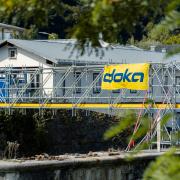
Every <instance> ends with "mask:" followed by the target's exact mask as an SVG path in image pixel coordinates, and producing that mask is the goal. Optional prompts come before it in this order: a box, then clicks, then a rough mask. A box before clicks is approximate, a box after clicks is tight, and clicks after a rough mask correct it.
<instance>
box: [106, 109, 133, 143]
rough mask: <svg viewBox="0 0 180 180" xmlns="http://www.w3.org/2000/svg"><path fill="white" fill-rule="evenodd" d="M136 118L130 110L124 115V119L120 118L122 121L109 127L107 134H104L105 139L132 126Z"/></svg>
mask: <svg viewBox="0 0 180 180" xmlns="http://www.w3.org/2000/svg"><path fill="white" fill-rule="evenodd" d="M135 120H136V116H135V113H134V112H128V113H126V115H125V117H122V119H121V120H120V122H119V123H118V124H117V125H115V126H112V127H111V128H110V129H108V130H107V131H106V132H105V134H104V139H105V140H107V139H110V138H112V137H114V136H116V135H118V134H119V133H121V132H123V131H124V130H125V129H127V128H128V127H130V126H132V125H133V124H134V122H135Z"/></svg>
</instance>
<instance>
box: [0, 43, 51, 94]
mask: <svg viewBox="0 0 180 180" xmlns="http://www.w3.org/2000/svg"><path fill="white" fill-rule="evenodd" d="M8 48H9V47H8V46H4V47H2V48H0V68H4V67H27V68H28V67H43V68H50V67H51V65H49V64H46V60H44V59H42V58H40V57H38V56H36V55H34V54H32V53H29V52H26V51H24V50H22V49H20V48H17V58H16V59H10V58H9V57H8V56H9V55H8ZM13 48H14V47H13ZM45 71H46V72H45V73H44V74H43V81H44V80H45V79H46V77H47V76H48V74H49V72H50V71H51V70H50V69H49V70H47V69H46V70H45ZM44 88H45V93H46V94H47V95H48V94H51V93H52V88H53V76H51V77H50V79H49V80H48V81H47V82H46V84H45V85H44Z"/></svg>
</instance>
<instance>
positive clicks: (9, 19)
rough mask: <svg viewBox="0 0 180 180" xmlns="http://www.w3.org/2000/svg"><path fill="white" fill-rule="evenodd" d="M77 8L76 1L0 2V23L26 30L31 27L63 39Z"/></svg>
mask: <svg viewBox="0 0 180 180" xmlns="http://www.w3.org/2000/svg"><path fill="white" fill-rule="evenodd" d="M78 8H79V1H76V0H68V1H65V0H42V1H39V0H26V1H24V0H1V2H0V22H4V23H10V24H13V25H17V26H22V27H25V28H27V29H28V28H30V27H31V26H32V25H33V26H35V28H36V29H38V30H40V31H47V32H48V33H52V32H55V33H58V34H59V35H60V36H61V38H64V37H65V35H66V34H67V32H66V31H65V30H66V29H67V28H69V27H71V26H72V25H73V23H74V21H75V19H76V11H78Z"/></svg>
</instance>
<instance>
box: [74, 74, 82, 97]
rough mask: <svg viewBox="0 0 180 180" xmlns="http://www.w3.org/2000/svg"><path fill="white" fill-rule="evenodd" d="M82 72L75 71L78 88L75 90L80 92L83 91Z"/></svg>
mask: <svg viewBox="0 0 180 180" xmlns="http://www.w3.org/2000/svg"><path fill="white" fill-rule="evenodd" d="M80 75H81V73H80V72H76V73H75V81H76V87H75V88H76V89H75V92H76V93H77V94H78V93H81V79H79V77H80Z"/></svg>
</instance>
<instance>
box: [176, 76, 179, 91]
mask: <svg viewBox="0 0 180 180" xmlns="http://www.w3.org/2000/svg"><path fill="white" fill-rule="evenodd" d="M176 93H178V94H180V76H176Z"/></svg>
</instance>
